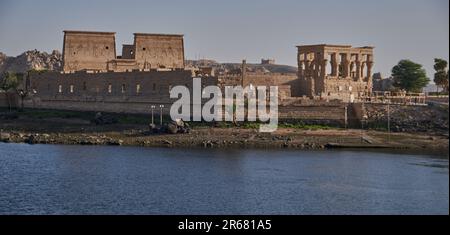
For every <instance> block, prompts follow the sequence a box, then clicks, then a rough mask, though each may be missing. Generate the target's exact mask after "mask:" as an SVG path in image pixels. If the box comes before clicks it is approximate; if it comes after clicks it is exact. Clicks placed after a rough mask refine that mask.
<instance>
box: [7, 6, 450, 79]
mask: <svg viewBox="0 0 450 235" xmlns="http://www.w3.org/2000/svg"><path fill="white" fill-rule="evenodd" d="M65 29H71V30H97V31H113V32H117V34H116V43H117V49H118V52H120V47H121V44H122V43H132V41H133V35H132V33H134V32H152V33H182V34H184V35H185V50H186V57H187V58H188V59H194V58H197V57H198V56H199V55H200V56H201V57H205V58H211V59H215V60H218V61H220V62H239V61H240V60H241V59H243V58H246V59H247V60H248V61H249V62H259V61H260V59H261V58H262V57H271V58H275V59H276V61H277V63H281V64H289V65H294V66H296V48H295V46H296V45H300V44H318V43H330V44H351V45H354V46H364V45H373V46H375V68H374V71H375V72H377V71H380V72H382V73H383V75H389V74H390V70H391V68H392V66H394V65H395V64H396V63H397V62H398V61H399V60H400V59H403V58H408V59H411V60H413V61H415V62H418V63H421V64H423V65H424V66H425V68H426V69H427V72H428V75H429V76H430V77H431V76H432V74H433V58H435V57H440V58H444V59H447V60H448V58H449V1H448V0H339V1H338V0H317V1H311V0H308V1H301V0H292V1H289V0H278V1H275V0H272V1H268V0H262V1H261V0H260V1H256V0H254V1H250V0H227V1H225V0H222V1H214V0H208V1H207V0H191V1H186V0H165V1H138V0H131V1H125V0H122V1H118V0H113V1H111V0H110V1H106V0H103V1H101V0H81V1H74V0H62V1H61V0H60V1H56V0H55V1H50V0H41V1H36V0H0V51H2V52H4V53H6V54H7V55H10V56H16V55H18V54H20V53H22V52H23V51H25V50H29V49H38V50H42V51H51V50H53V49H58V50H60V51H61V50H62V41H63V32H62V31H63V30H65Z"/></svg>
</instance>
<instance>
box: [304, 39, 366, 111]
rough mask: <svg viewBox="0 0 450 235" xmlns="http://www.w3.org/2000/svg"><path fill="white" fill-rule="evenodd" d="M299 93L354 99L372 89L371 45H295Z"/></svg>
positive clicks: (329, 98) (329, 97)
mask: <svg viewBox="0 0 450 235" xmlns="http://www.w3.org/2000/svg"><path fill="white" fill-rule="evenodd" d="M297 48H298V54H297V61H298V78H299V80H300V81H299V82H300V84H301V85H300V86H301V88H300V89H301V95H305V96H308V97H311V98H321V99H327V100H332V99H339V100H343V101H346V102H348V101H350V102H353V101H354V100H355V99H357V98H359V97H363V96H365V95H369V94H370V92H371V91H372V67H373V47H352V46H348V45H327V44H320V45H305V46H298V47H297Z"/></svg>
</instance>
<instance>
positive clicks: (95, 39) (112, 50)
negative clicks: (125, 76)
mask: <svg viewBox="0 0 450 235" xmlns="http://www.w3.org/2000/svg"><path fill="white" fill-rule="evenodd" d="M63 61H64V65H63V71H64V72H75V71H80V70H85V71H96V72H106V71H114V72H126V71H133V70H150V69H184V45H183V35H179V34H149V33H135V34H134V44H132V45H130V44H124V45H123V46H122V55H121V56H118V55H117V54H116V42H115V33H114V32H90V31H67V30H66V31H64V46H63Z"/></svg>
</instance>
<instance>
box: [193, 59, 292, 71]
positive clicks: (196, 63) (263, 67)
mask: <svg viewBox="0 0 450 235" xmlns="http://www.w3.org/2000/svg"><path fill="white" fill-rule="evenodd" d="M202 66H208V67H213V68H214V69H215V70H216V71H218V72H221V71H225V70H227V71H233V70H240V69H241V66H242V64H241V63H219V62H217V61H215V60H186V67H202ZM247 71H261V72H271V73H297V67H294V66H290V65H281V64H251V63H247Z"/></svg>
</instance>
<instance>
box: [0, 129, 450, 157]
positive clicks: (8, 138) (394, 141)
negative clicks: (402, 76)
mask: <svg viewBox="0 0 450 235" xmlns="http://www.w3.org/2000/svg"><path fill="white" fill-rule="evenodd" d="M361 133H362V132H361V131H360V130H327V131H325V130H315V131H308V130H306V131H304V130H302V131H300V130H294V129H282V130H278V131H277V132H275V133H259V132H258V131H257V130H249V129H238V128H228V129H222V128H200V129H194V130H192V131H191V132H190V133H187V134H150V133H148V132H147V131H141V130H135V129H131V130H125V131H121V132H118V131H111V132H103V133H42V132H41V133H36V132H32V133H30V132H20V131H9V132H5V131H2V132H1V133H0V142H5V143H28V144H67V145H116V146H142V147H170V148H231V149H240V148H264V149H277V148H287V149H298V150H320V149H336V148H352V149H365V150H368V149H379V148H383V149H388V150H389V149H390V150H405V151H423V152H436V153H440V154H443V155H447V156H448V137H446V136H431V135H430V136H428V135H414V134H407V133H395V134H394V133H392V134H391V136H390V137H389V139H390V140H389V141H386V140H387V139H386V133H383V132H377V131H365V132H364V133H363V134H361ZM445 153H447V154H445Z"/></svg>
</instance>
